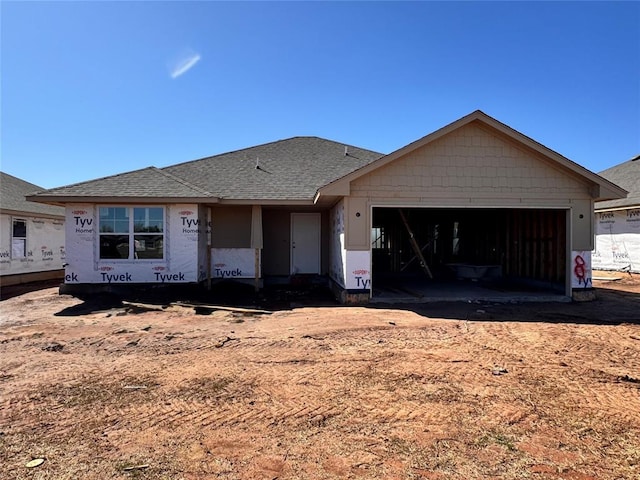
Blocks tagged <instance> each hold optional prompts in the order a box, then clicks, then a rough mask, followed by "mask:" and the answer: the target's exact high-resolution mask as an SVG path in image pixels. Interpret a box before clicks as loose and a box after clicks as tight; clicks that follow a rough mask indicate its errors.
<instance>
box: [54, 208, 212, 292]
mask: <svg viewBox="0 0 640 480" xmlns="http://www.w3.org/2000/svg"><path fill="white" fill-rule="evenodd" d="M122 206H125V207H128V206H138V205H122ZM98 207H99V205H94V204H69V205H67V210H66V252H67V256H66V260H67V263H68V266H67V267H66V271H65V283H67V284H86V283H93V284H110V283H113V284H126V283H189V282H197V281H198V277H199V272H198V269H199V267H198V245H199V237H200V236H201V235H202V229H201V224H202V223H203V222H204V221H205V219H202V218H200V217H199V215H200V213H201V211H200V210H199V209H198V206H197V205H193V204H171V205H164V207H165V224H164V242H165V245H164V258H163V259H158V260H124V259H108V260H106V259H104V260H103V259H100V258H99V244H98V240H99V239H98Z"/></svg>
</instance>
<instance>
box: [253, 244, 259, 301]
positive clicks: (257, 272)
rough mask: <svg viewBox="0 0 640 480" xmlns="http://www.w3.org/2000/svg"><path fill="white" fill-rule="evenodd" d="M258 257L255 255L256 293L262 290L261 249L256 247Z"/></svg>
mask: <svg viewBox="0 0 640 480" xmlns="http://www.w3.org/2000/svg"><path fill="white" fill-rule="evenodd" d="M255 250H256V257H255V272H256V273H255V284H254V288H255V291H256V293H257V292H258V291H260V249H259V248H256V249H255Z"/></svg>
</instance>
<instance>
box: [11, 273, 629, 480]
mask: <svg viewBox="0 0 640 480" xmlns="http://www.w3.org/2000/svg"><path fill="white" fill-rule="evenodd" d="M618 276H619V277H622V279H620V280H616V281H608V282H604V281H594V284H595V286H596V287H597V288H598V297H599V298H598V300H596V301H595V302H590V303H567V304H562V303H557V304H483V303H468V304H466V303H458V304H431V305H429V304H426V305H403V306H402V307H401V308H394V307H393V306H386V307H375V308H373V307H368V308H361V307H340V306H337V305H335V304H333V302H331V301H330V299H328V298H325V297H322V296H321V295H316V296H312V297H306V296H305V295H303V294H300V295H298V298H297V299H296V300H295V301H294V303H293V304H291V303H288V302H287V301H285V300H283V299H282V298H278V297H277V296H276V297H272V298H270V299H269V302H267V301H266V300H265V299H264V298H262V297H261V298H259V299H257V300H256V299H253V300H252V301H250V302H249V301H247V302H246V304H248V305H252V306H260V307H264V306H268V307H270V311H271V312H272V313H270V314H266V313H258V312H233V311H224V310H216V311H211V310H207V309H199V310H198V313H196V311H195V309H194V308H191V307H184V306H176V305H173V306H169V307H166V305H165V307H166V308H161V307H159V306H158V307H157V308H158V310H146V309H143V308H137V307H133V306H130V305H129V306H127V305H121V304H118V303H117V302H113V300H112V299H104V298H101V299H93V300H91V301H85V302H83V301H81V300H78V299H76V298H73V297H69V296H60V295H58V294H57V289H56V288H51V287H50V288H44V289H40V290H34V291H27V290H23V291H20V292H14V295H15V296H13V297H12V298H7V299H5V300H3V301H2V302H1V303H0V478H2V479H56V480H60V479H129V478H137V479H165V478H166V479H209V478H221V479H269V480H273V479H329V478H355V479H369V478H385V479H497V478H500V479H522V478H530V479H566V480H587V479H598V480H606V479H637V478H640V278H639V277H638V276H635V277H632V276H629V275H628V274H618ZM5 293H7V292H5ZM16 293H17V294H16ZM290 293H291V292H290ZM7 296H11V295H5V298H6V297H7ZM169 300H171V299H165V302H156V303H160V304H161V303H165V304H166V303H168V302H169ZM216 300H218V301H221V300H224V299H216ZM234 302H235V303H236V304H237V303H238V301H237V299H234ZM34 458H43V459H45V461H44V463H42V464H41V465H40V466H38V467H34V468H27V467H26V464H27V462H29V461H30V460H32V459H34Z"/></svg>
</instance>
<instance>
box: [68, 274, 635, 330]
mask: <svg viewBox="0 0 640 480" xmlns="http://www.w3.org/2000/svg"><path fill="white" fill-rule="evenodd" d="M596 291H597V299H596V300H595V301H592V302H568V303H562V302H549V303H541V302H534V303H526V302H524V303H522V302H502V303H500V302H482V301H472V302H431V303H415V304H408V303H402V304H392V303H388V304H385V303H377V304H371V305H367V306H366V308H370V309H375V310H380V309H394V310H404V311H411V312H414V313H416V314H418V315H421V316H424V317H430V318H443V319H452V320H453V319H455V320H468V321H474V322H482V321H511V322H546V323H576V324H603V325H615V324H621V323H636V324H640V294H637V293H631V292H625V291H618V290H610V289H606V288H598V289H596ZM79 298H80V299H81V300H82V303H80V304H78V305H74V306H72V307H68V308H65V309H63V310H61V311H60V312H58V313H57V314H56V315H57V316H79V315H87V314H91V313H95V312H98V311H105V310H110V309H117V308H124V307H125V306H126V305H125V304H123V302H136V303H144V304H148V305H155V306H158V307H162V306H168V305H169V304H171V303H173V302H186V303H193V304H205V305H213V306H215V305H218V306H224V307H240V308H253V309H263V310H269V311H282V310H291V309H293V308H302V307H316V308H322V307H334V308H336V307H340V308H348V307H347V306H343V305H340V304H339V303H338V302H337V301H336V299H335V297H334V296H333V294H332V293H331V291H330V290H329V288H327V287H326V286H322V285H302V286H295V287H292V286H272V287H267V288H265V289H263V290H261V291H260V292H255V291H254V290H253V287H250V286H248V285H243V284H236V283H233V282H229V283H221V284H218V285H216V286H215V287H214V288H213V289H212V290H211V291H208V290H206V289H205V288H201V287H178V286H170V287H162V286H159V287H151V288H146V289H142V290H140V289H135V290H129V291H127V290H120V291H118V292H114V293H110V294H104V293H101V294H94V295H87V296H80V297H79Z"/></svg>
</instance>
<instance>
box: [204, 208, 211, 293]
mask: <svg viewBox="0 0 640 480" xmlns="http://www.w3.org/2000/svg"><path fill="white" fill-rule="evenodd" d="M206 228H207V229H206V230H205V231H206V232H207V290H211V236H212V235H213V233H212V230H213V226H212V225H211V207H207V225H206Z"/></svg>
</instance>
